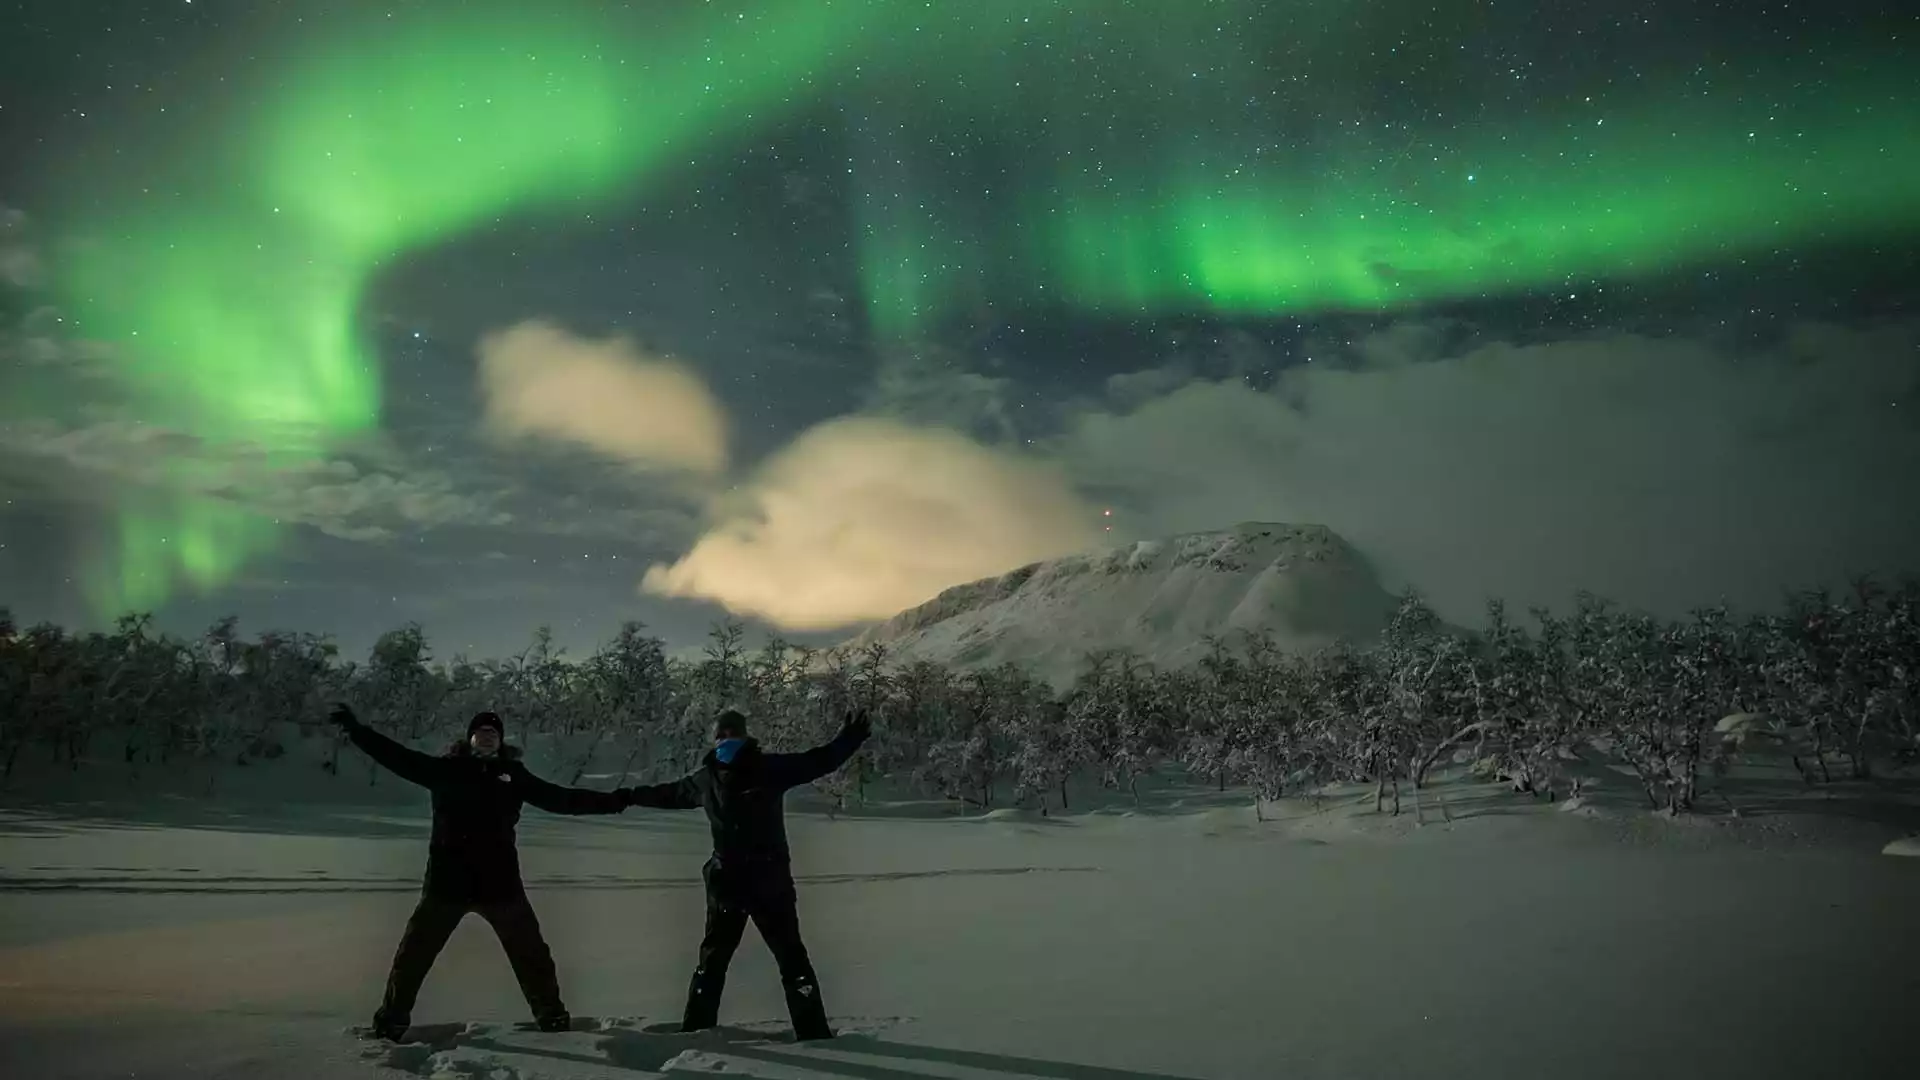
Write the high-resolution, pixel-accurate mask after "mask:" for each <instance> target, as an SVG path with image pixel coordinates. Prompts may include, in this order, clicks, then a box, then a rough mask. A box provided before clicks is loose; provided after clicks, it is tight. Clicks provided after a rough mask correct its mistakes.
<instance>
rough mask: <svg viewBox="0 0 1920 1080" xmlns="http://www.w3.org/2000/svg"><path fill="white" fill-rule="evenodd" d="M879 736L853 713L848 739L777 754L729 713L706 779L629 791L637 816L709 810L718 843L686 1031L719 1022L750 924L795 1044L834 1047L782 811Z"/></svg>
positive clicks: (701, 773) (844, 729) (718, 727)
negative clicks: (767, 956) (766, 953)
mask: <svg viewBox="0 0 1920 1080" xmlns="http://www.w3.org/2000/svg"><path fill="white" fill-rule="evenodd" d="M872 730H873V729H872V725H871V724H870V722H869V721H868V719H867V715H866V713H865V712H864V711H861V712H849V713H848V714H847V715H846V719H845V722H844V723H843V724H842V726H841V729H840V734H839V735H837V736H836V737H835V738H834V739H833V741H831V742H829V743H827V744H826V745H824V746H819V747H816V748H814V749H812V750H808V751H806V752H805V753H800V754H770V753H767V752H765V751H763V750H761V749H760V744H759V742H758V741H756V740H755V739H754V738H753V736H752V735H750V734H749V733H748V731H747V720H746V717H744V716H742V715H741V714H740V713H738V712H735V711H734V710H732V709H729V710H727V711H725V712H723V713H721V714H720V715H719V716H718V717H717V718H716V719H715V720H714V724H713V749H712V750H711V751H709V752H708V753H707V755H706V757H705V759H704V760H702V761H701V763H700V767H699V768H698V769H695V770H694V771H693V772H692V773H690V774H688V775H687V776H685V777H683V778H681V779H679V780H675V781H672V782H670V783H665V784H653V785H647V786H641V787H635V788H632V789H630V792H631V794H630V796H629V797H630V799H631V800H632V802H633V804H634V805H635V806H648V807H653V808H655V809H659V810H696V809H698V810H705V811H706V813H707V825H708V827H709V829H710V831H711V832H712V834H713V855H712V857H710V858H709V859H708V860H707V862H706V865H705V866H703V867H702V868H701V874H700V876H701V878H702V879H703V880H704V881H705V883H706V887H707V919H706V933H705V935H704V936H703V937H702V938H701V940H700V959H699V963H698V966H696V967H695V968H694V972H693V982H692V985H691V986H689V987H688V989H687V1011H686V1015H685V1017H684V1018H683V1019H682V1022H681V1030H683V1031H702V1030H705V1029H707V1028H711V1027H713V1026H714V1025H715V1024H717V1023H718V1022H719V1018H720V995H721V992H722V991H723V990H724V989H725V988H726V984H727V965H728V964H729V963H731V962H732V960H733V954H734V950H736V949H738V948H739V947H740V938H741V936H742V935H743V934H744V933H745V932H746V928H747V921H748V920H749V919H751V920H752V921H753V924H754V925H755V926H756V927H758V928H759V930H760V937H761V938H762V939H763V940H765V941H766V943H767V948H768V949H769V950H770V951H771V952H772V953H773V958H774V961H775V962H776V963H777V964H779V966H780V982H781V985H782V987H783V988H784V989H785V990H786V996H787V1013H788V1015H789V1016H790V1017H791V1018H792V1020H793V1034H794V1037H795V1038H796V1039H798V1040H810V1039H831V1038H833V1029H832V1027H831V1026H830V1025H829V1024H828V1023H827V1009H826V1004H825V1002H823V1001H822V1000H821V996H820V980H819V978H818V977H817V976H816V975H815V973H814V970H813V962H812V960H810V959H809V958H808V956H807V947H806V944H805V943H804V942H802V941H801V940H800V915H799V896H798V893H797V892H796V890H795V889H794V884H793V869H792V862H791V857H790V855H789V853H788V851H787V827H786V815H785V809H784V806H783V804H784V801H785V797H786V793H787V792H788V791H789V790H791V789H793V788H796V787H798V786H800V785H801V784H805V783H809V782H811V781H814V780H818V779H819V778H820V777H822V776H825V775H827V774H828V773H831V772H833V771H834V770H835V769H838V768H839V767H840V766H842V765H844V764H846V763H847V760H848V759H849V758H851V757H853V755H854V753H855V752H856V751H858V750H859V749H860V745H861V744H862V743H864V742H866V740H867V736H868V735H870V734H871V733H872Z"/></svg>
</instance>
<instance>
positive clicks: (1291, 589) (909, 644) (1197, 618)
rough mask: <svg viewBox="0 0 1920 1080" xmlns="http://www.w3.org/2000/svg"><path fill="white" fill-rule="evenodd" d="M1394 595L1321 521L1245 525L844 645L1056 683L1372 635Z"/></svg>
mask: <svg viewBox="0 0 1920 1080" xmlns="http://www.w3.org/2000/svg"><path fill="white" fill-rule="evenodd" d="M1394 604H1395V598H1394V597H1393V596H1391V595H1390V594H1388V593H1387V591H1386V590H1385V589H1384V588H1383V587H1382V586H1381V584H1380V581H1379V579H1378V578H1377V577H1376V576H1375V574H1374V572H1373V569H1372V567H1371V566H1370V565H1368V563H1367V561H1366V559H1365V557H1363V556H1362V555H1361V554H1360V553H1359V552H1358V551H1356V550H1355V549H1354V548H1353V546H1352V545H1350V544H1348V543H1347V542H1346V541H1345V540H1343V539H1341V538H1340V536H1339V535H1338V534H1336V533H1334V532H1333V530H1331V529H1328V528H1326V527H1324V526H1320V525H1278V524H1264V523H1257V522H1249V523H1245V524H1241V525H1236V526H1234V527H1232V528H1230V529H1224V530H1220V531H1217V532H1204V533H1189V534H1187V535H1184V536H1175V537H1172V538H1169V539H1166V540H1151V541H1140V542H1137V543H1132V544H1127V545H1123V546H1121V547H1116V548H1112V549H1109V550H1106V551H1097V552H1093V553H1090V554H1085V555H1074V556H1069V557H1067V558H1062V559H1050V560H1048V561H1046V562H1038V563H1034V564H1032V565H1031V566H1023V567H1021V568H1020V569H1018V570H1014V571H1011V572H1009V573H1006V574H1002V575H1001V576H999V577H997V578H987V579H984V580H981V581H976V582H972V583H971V584H967V585H957V586H955V587H953V588H951V589H948V590H947V591H945V592H943V593H941V594H940V595H939V596H937V597H935V598H934V599H932V600H930V601H928V602H927V603H924V604H921V605H920V606H919V607H916V608H912V609H909V610H907V611H903V612H901V613H900V614H898V615H896V616H894V617H893V618H891V619H889V620H887V621H886V622H885V623H882V624H881V625H879V626H876V627H873V628H871V629H869V630H867V631H865V632H864V633H862V634H861V635H860V636H858V637H856V638H854V639H853V640H852V641H851V642H850V643H849V644H851V645H853V646H855V647H859V646H862V645H865V644H867V643H869V642H874V641H882V642H885V643H887V645H888V647H889V650H890V658H891V659H894V660H897V661H910V660H920V659H924V660H933V661H937V662H940V663H943V664H947V665H950V666H953V667H957V668H970V667H980V666H988V665H993V664H998V663H1000V662H1002V661H1005V660H1013V661H1017V662H1019V663H1020V664H1022V665H1024V666H1026V667H1027V668H1028V669H1029V670H1031V671H1033V672H1034V673H1035V674H1038V675H1042V676H1045V677H1046V678H1047V679H1049V680H1050V681H1052V682H1054V683H1055V684H1056V685H1062V684H1064V683H1066V682H1067V681H1070V680H1071V679H1072V678H1073V676H1074V675H1075V674H1076V673H1078V671H1079V670H1080V669H1081V667H1082V666H1083V663H1084V660H1085V657H1086V655H1087V654H1088V653H1090V652H1095V651H1098V650H1100V649H1106V648H1119V647H1124V648H1128V649H1132V650H1133V651H1134V652H1136V653H1138V654H1139V655H1141V656H1143V657H1145V658H1147V659H1149V660H1152V661H1153V662H1154V663H1155V664H1158V665H1160V666H1163V667H1181V666H1185V665H1187V664H1190V663H1193V662H1195V661H1197V660H1199V659H1200V658H1201V657H1202V656H1204V655H1205V654H1206V651H1207V647H1206V644H1205V642H1204V640H1203V639H1204V638H1205V637H1206V635H1209V634H1215V635H1219V636H1222V637H1225V638H1227V639H1229V640H1230V641H1232V642H1233V643H1234V644H1236V645H1237V644H1238V643H1239V641H1240V640H1242V639H1243V635H1242V634H1240V633H1239V631H1259V630H1265V631H1267V632H1269V633H1270V634H1271V635H1272V637H1273V639H1274V640H1275V641H1276V642H1277V643H1278V644H1280V645H1281V647H1283V648H1285V649H1288V650H1289V651H1294V650H1298V651H1308V650H1312V649H1316V648H1319V647H1322V646H1325V645H1328V644H1331V643H1332V642H1334V641H1336V640H1339V639H1341V638H1347V639H1351V640H1362V639H1368V638H1371V637H1373V636H1374V635H1375V634H1377V633H1379V631H1380V630H1381V628H1382V627H1384V626H1385V625H1386V621H1387V618H1388V617H1389V616H1390V615H1391V614H1392V612H1393V608H1394Z"/></svg>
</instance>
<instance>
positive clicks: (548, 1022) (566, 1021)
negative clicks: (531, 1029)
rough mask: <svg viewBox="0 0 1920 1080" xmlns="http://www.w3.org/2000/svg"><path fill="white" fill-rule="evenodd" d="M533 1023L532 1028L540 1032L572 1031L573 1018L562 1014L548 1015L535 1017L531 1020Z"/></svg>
mask: <svg viewBox="0 0 1920 1080" xmlns="http://www.w3.org/2000/svg"><path fill="white" fill-rule="evenodd" d="M533 1023H534V1026H535V1027H538V1028H539V1029H540V1030H541V1031H572V1030H573V1017H571V1016H569V1015H567V1014H566V1013H563V1012H559V1013H548V1014H546V1015H545V1016H536V1017H534V1018H533Z"/></svg>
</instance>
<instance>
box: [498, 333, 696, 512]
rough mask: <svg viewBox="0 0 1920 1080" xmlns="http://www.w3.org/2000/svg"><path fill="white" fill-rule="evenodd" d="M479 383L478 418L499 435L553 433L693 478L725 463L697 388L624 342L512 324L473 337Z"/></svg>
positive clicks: (676, 367)
mask: <svg viewBox="0 0 1920 1080" xmlns="http://www.w3.org/2000/svg"><path fill="white" fill-rule="evenodd" d="M480 387H481V391H482V393H483V394H484V396H485V399H486V416H485V419H486V423H487V425H488V427H489V428H490V429H491V430H492V431H494V432H495V433H496V434H499V435H502V436H507V437H514V438H523V437H541V438H548V439H556V440H560V441H564V442H569V443H573V444H576V445H579V446H584V447H586V448H588V449H591V450H594V451H597V452H599V453H602V454H605V455H608V456H609V457H613V458H617V459H619V460H622V461H625V462H629V463H632V464H636V465H645V466H665V467H669V468H676V469H684V470H689V471H691V472H694V473H697V474H702V475H715V474H718V473H720V472H722V471H723V470H724V469H725V468H726V463H727V446H726V420H725V417H724V416H723V414H722V412H721V409H720V405H719V403H718V402H717V401H715V400H714V398H713V395H712V394H711V393H710V392H709V391H708V389H707V387H706V384H705V383H703V382H701V380H700V378H699V376H698V375H696V374H695V373H694V372H693V371H691V370H689V369H688V368H686V367H685V366H683V365H681V364H678V363H675V362H673V361H668V360H660V359H654V358H650V357H646V356H643V355H641V353H640V352H639V350H638V349H637V348H636V347H635V346H634V345H633V344H632V343H631V342H629V341H626V340H624V339H619V338H613V339H607V340H603V341H593V340H589V339H586V338H581V337H576V336H574V335H572V334H569V333H567V332H566V331H564V330H561V329H559V328H558V327H555V326H553V325H552V324H549V323H545V322H540V321H532V322H525V323H521V324H519V325H517V326H514V327H511V328H509V329H507V330H503V331H500V332H498V333H494V334H491V335H488V336H487V337H486V338H485V339H483V340H482V341H481V343H480Z"/></svg>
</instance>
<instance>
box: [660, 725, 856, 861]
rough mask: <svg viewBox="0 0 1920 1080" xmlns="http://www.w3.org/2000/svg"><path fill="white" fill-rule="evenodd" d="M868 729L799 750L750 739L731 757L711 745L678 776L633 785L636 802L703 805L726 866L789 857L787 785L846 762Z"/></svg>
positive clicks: (666, 807) (718, 853) (682, 807)
mask: <svg viewBox="0 0 1920 1080" xmlns="http://www.w3.org/2000/svg"><path fill="white" fill-rule="evenodd" d="M865 741H866V735H865V734H863V733H861V732H858V731H851V730H848V731H842V732H841V733H840V734H839V736H838V737H836V738H835V739H834V740H833V741H832V742H829V743H827V744H826V745H825V746H818V747H815V748H814V749H812V750H808V751H806V752H805V753H801V754H769V753H767V752H765V751H763V750H761V749H760V744H759V743H758V742H757V741H755V740H753V739H748V740H746V745H744V746H742V747H741V748H740V749H739V751H738V752H737V753H735V754H734V755H733V760H732V761H730V762H724V761H721V760H720V758H719V756H718V755H717V754H715V753H714V752H712V751H708V753H707V756H706V758H705V760H703V761H702V762H701V763H700V767H699V768H698V769H695V770H694V771H693V772H692V773H690V774H688V775H687V776H685V777H682V778H681V779H679V780H675V781H672V782H670V783H665V784H652V785H648V786H644V787H636V788H631V789H629V790H630V794H629V796H628V797H629V798H630V799H631V800H632V802H633V805H635V806H649V807H653V808H654V809H656V810H705V811H706V812H707V827H708V829H709V830H710V831H711V832H712V833H713V855H714V858H715V859H716V860H717V861H718V862H719V863H720V864H721V865H723V866H726V865H734V864H738V863H779V864H785V863H787V862H788V861H789V854H788V851H787V824H786V814H785V812H784V805H783V804H784V802H785V799H786V794H787V792H788V791H789V790H791V789H793V788H796V787H799V786H800V785H801V784H806V783H811V782H813V781H815V780H818V779H820V778H821V777H823V776H825V775H827V774H828V773H830V772H832V771H834V770H835V769H838V768H839V767H840V766H842V765H845V764H846V763H847V761H848V759H850V758H852V757H853V755H854V753H855V752H857V751H858V750H859V749H860V744H861V743H863V742H865Z"/></svg>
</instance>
